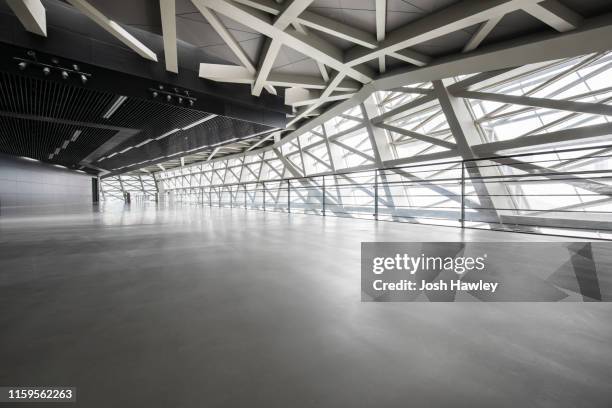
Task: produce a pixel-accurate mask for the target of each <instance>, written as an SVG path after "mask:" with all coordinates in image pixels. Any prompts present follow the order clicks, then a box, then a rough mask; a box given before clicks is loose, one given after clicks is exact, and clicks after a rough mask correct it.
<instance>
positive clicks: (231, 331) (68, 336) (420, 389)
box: [0, 205, 612, 408]
mask: <svg viewBox="0 0 612 408" xmlns="http://www.w3.org/2000/svg"><path fill="white" fill-rule="evenodd" d="M462 239H465V240H475V241H500V242H501V241H525V240H530V241H542V240H559V238H550V237H549V238H545V237H538V236H534V235H519V234H511V233H503V232H491V231H470V230H466V231H461V230H460V229H454V228H445V227H430V226H420V225H408V224H398V223H387V222H380V223H376V222H374V221H367V220H351V219H339V218H323V217H318V216H308V215H287V214H278V213H263V212H258V211H245V210H236V209H234V210H230V209H218V208H195V207H178V208H170V209H163V210H161V209H155V208H154V207H148V208H143V207H139V206H136V205H133V206H132V208H125V209H124V208H123V207H119V208H117V207H113V208H108V209H106V210H105V211H103V212H100V213H93V212H92V213H79V214H73V215H52V214H48V215H44V216H42V215H41V216H22V217H20V218H16V217H10V218H7V217H0V386H2V385H39V386H42V385H73V386H76V387H77V388H78V400H79V402H78V403H77V404H76V406H81V407H189V408H192V407H283V408H287V407H292V408H294V407H402V408H406V407H513V408H515V407H609V406H610V401H611V400H612V387H610V382H611V379H612V318H611V316H612V305H610V304H593V303H496V304H490V303H489V304H484V303H461V304H459V303H448V304H432V303H361V302H360V288H359V286H360V277H359V275H360V268H359V262H360V256H359V253H360V242H361V241H452V240H462ZM72 406H75V405H72Z"/></svg>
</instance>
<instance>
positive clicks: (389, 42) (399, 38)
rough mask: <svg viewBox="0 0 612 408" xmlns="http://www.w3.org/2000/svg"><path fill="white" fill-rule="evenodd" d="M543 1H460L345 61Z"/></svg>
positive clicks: (352, 53) (352, 52) (365, 57)
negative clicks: (374, 47) (373, 48)
mask: <svg viewBox="0 0 612 408" xmlns="http://www.w3.org/2000/svg"><path fill="white" fill-rule="evenodd" d="M540 1H542V0H487V1H460V2H459V3H457V4H455V5H452V6H449V7H446V8H444V9H442V10H440V11H437V12H434V13H432V14H430V15H427V16H425V17H423V18H421V19H420V20H416V21H414V22H411V23H410V24H405V25H403V26H401V27H400V28H398V29H396V30H394V31H392V32H390V33H387V35H386V37H385V40H384V41H382V42H381V43H380V44H379V46H378V48H376V49H375V50H367V49H366V50H364V49H363V48H357V47H354V48H352V49H350V50H348V51H347V53H346V55H345V58H344V60H345V61H346V62H347V64H348V65H349V66H351V67H354V66H357V65H360V64H363V63H365V62H368V61H370V60H373V59H376V58H378V57H379V56H381V55H386V54H390V53H392V52H396V51H399V50H402V49H405V48H409V47H412V46H414V45H418V44H421V43H424V42H426V41H430V40H433V39H435V38H439V37H442V36H444V35H447V34H451V33H454V32H456V31H459V30H462V29H465V28H468V27H470V26H473V25H474V24H478V23H482V22H484V21H487V20H490V19H491V18H494V17H497V16H499V15H503V14H507V13H509V12H512V11H515V10H518V9H520V8H521V7H522V6H525V5H527V4H531V3H534V2H540Z"/></svg>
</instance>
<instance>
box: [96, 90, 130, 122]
mask: <svg viewBox="0 0 612 408" xmlns="http://www.w3.org/2000/svg"><path fill="white" fill-rule="evenodd" d="M126 99H127V96H123V95H121V96H118V97H117V99H115V102H113V104H112V105H111V106H110V107H109V108H108V110H107V111H106V113H105V114H104V115H102V118H103V119H108V118H110V117H111V116H113V114H114V113H115V111H116V110H117V109H119V107H120V106H121V105H123V102H125V100H126Z"/></svg>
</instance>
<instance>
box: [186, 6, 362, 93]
mask: <svg viewBox="0 0 612 408" xmlns="http://www.w3.org/2000/svg"><path fill="white" fill-rule="evenodd" d="M192 2H193V3H194V4H195V5H196V6H198V8H206V7H208V8H210V9H213V10H215V11H216V12H218V13H221V14H223V15H225V16H227V17H229V18H231V19H232V20H234V21H236V22H238V23H240V24H243V25H246V26H247V27H251V28H253V29H254V30H257V31H258V32H260V33H261V34H263V35H265V36H266V37H269V38H271V39H276V40H279V41H280V42H281V43H282V44H283V45H286V46H288V47H290V48H293V49H294V50H297V51H299V52H300V53H302V54H304V55H306V56H308V57H310V58H312V59H315V60H317V61H320V62H322V63H324V64H325V65H327V66H329V67H331V68H333V69H335V70H336V71H339V72H343V73H344V74H345V75H347V76H350V77H352V78H354V79H356V80H358V81H359V82H362V83H368V82H370V81H371V80H372V77H373V74H372V73H371V72H370V70H369V69H367V68H366V67H360V68H356V67H351V66H347V65H346V64H345V63H344V53H343V52H342V50H341V49H339V48H337V47H336V46H334V45H333V44H330V42H329V41H325V40H324V39H322V38H320V37H317V36H315V35H313V34H312V33H311V34H308V35H304V34H302V33H300V32H298V31H297V30H294V29H288V30H286V31H284V30H280V29H278V28H277V27H275V26H274V25H273V24H270V23H269V22H267V21H265V20H264V19H262V18H260V17H259V16H256V15H254V14H253V13H252V12H251V11H249V10H245V9H244V8H243V7H242V6H241V5H240V4H236V3H229V2H226V1H223V0H192Z"/></svg>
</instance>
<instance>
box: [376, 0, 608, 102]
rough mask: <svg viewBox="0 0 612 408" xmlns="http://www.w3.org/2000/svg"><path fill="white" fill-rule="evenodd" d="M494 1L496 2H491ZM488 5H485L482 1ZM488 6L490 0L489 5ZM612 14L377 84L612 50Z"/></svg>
mask: <svg viewBox="0 0 612 408" xmlns="http://www.w3.org/2000/svg"><path fill="white" fill-rule="evenodd" d="M491 1H492V0H491ZM478 3H479V4H480V3H485V2H478ZM486 3H487V4H488V3H489V1H487V2H486ZM611 37H612V15H610V14H608V15H603V16H599V17H595V18H593V19H590V20H589V21H585V24H583V25H582V26H581V27H580V28H578V29H576V30H573V31H570V32H567V33H562V34H556V35H550V34H546V35H534V36H529V37H525V38H523V39H520V40H510V41H506V42H504V43H501V44H496V45H495V46H490V47H483V48H481V49H478V50H476V51H473V52H470V53H466V54H460V55H459V56H456V57H450V58H443V59H440V60H439V61H433V62H432V63H431V64H429V65H427V66H425V67H422V68H418V69H414V68H412V69H402V70H398V71H396V72H395V73H392V74H389V75H388V76H386V77H383V78H380V79H378V80H376V81H374V83H373V85H374V87H375V88H376V89H377V90H383V89H390V88H396V87H398V86H403V85H410V84H415V83H420V82H429V81H432V80H435V79H438V78H450V77H454V76H458V75H465V74H472V73H476V72H486V71H494V70H500V69H506V68H510V67H517V66H524V65H528V64H533V63H541V62H542V61H552V60H557V59H562V58H569V57H575V56H577V55H585V54H589V53H593V52H604V51H608V50H609V49H610V41H609V39H610V38H611Z"/></svg>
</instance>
